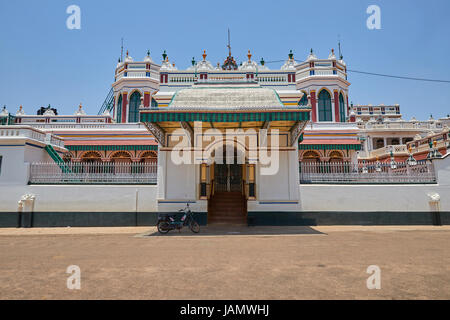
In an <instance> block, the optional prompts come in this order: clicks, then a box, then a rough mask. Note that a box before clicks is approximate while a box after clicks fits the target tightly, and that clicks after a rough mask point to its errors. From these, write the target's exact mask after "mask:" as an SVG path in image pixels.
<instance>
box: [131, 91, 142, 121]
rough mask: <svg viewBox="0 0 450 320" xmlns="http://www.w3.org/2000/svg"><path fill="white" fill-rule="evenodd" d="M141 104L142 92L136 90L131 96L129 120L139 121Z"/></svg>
mask: <svg viewBox="0 0 450 320" xmlns="http://www.w3.org/2000/svg"><path fill="white" fill-rule="evenodd" d="M140 105H141V94H140V93H139V92H138V91H135V92H134V93H133V94H132V95H131V97H130V108H129V110H128V122H139V106H140Z"/></svg>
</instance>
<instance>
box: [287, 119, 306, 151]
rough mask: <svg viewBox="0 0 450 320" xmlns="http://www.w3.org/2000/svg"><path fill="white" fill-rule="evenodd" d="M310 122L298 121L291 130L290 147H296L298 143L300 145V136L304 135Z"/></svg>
mask: <svg viewBox="0 0 450 320" xmlns="http://www.w3.org/2000/svg"><path fill="white" fill-rule="evenodd" d="M307 123H308V121H297V122H296V123H295V125H294V126H293V127H292V128H291V130H290V133H291V144H290V146H291V147H292V146H295V144H296V143H298V139H299V138H300V135H301V134H302V132H303V130H304V129H305V127H306V124H307Z"/></svg>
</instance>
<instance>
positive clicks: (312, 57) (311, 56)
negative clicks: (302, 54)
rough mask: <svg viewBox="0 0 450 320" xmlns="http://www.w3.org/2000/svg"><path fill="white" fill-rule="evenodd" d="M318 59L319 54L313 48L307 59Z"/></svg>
mask: <svg viewBox="0 0 450 320" xmlns="http://www.w3.org/2000/svg"><path fill="white" fill-rule="evenodd" d="M313 60H318V59H317V56H316V55H315V54H314V51H313V49H311V52H310V53H309V55H308V57H307V58H306V61H313Z"/></svg>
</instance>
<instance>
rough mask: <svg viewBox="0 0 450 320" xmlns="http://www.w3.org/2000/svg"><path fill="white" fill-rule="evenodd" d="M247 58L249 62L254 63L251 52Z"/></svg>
mask: <svg viewBox="0 0 450 320" xmlns="http://www.w3.org/2000/svg"><path fill="white" fill-rule="evenodd" d="M247 57H248V61H249V62H250V61H252V54H251V53H250V50H248V54H247Z"/></svg>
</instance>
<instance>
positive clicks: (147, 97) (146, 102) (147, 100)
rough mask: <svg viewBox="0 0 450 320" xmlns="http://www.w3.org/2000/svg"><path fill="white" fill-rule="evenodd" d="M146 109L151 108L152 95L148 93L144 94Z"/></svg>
mask: <svg viewBox="0 0 450 320" xmlns="http://www.w3.org/2000/svg"><path fill="white" fill-rule="evenodd" d="M144 107H146V108H148V107H150V93H148V92H145V93H144Z"/></svg>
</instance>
